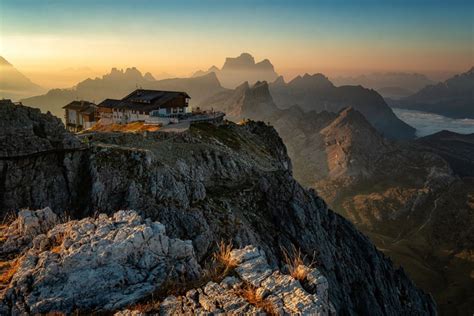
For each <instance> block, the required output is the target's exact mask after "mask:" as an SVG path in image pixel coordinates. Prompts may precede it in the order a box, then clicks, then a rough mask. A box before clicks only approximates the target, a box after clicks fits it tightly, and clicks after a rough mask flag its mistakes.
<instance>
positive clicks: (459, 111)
mask: <svg viewBox="0 0 474 316" xmlns="http://www.w3.org/2000/svg"><path fill="white" fill-rule="evenodd" d="M390 103H391V106H393V107H399V108H404V109H410V110H418V111H424V112H431V113H436V114H440V115H444V116H448V117H452V118H474V67H472V68H471V69H470V70H469V71H467V72H465V73H462V74H459V75H456V76H454V77H452V78H450V79H448V80H446V81H444V82H440V83H438V84H436V85H429V86H427V87H425V88H423V89H421V90H420V91H418V92H417V93H415V94H413V95H411V96H409V97H406V98H403V99H401V100H399V101H392V102H390Z"/></svg>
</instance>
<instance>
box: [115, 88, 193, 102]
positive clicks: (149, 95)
mask: <svg viewBox="0 0 474 316" xmlns="http://www.w3.org/2000/svg"><path fill="white" fill-rule="evenodd" d="M180 95H182V96H184V97H186V98H191V97H190V96H189V95H188V94H187V93H186V92H180V91H161V90H144V89H137V90H135V91H133V92H132V93H130V94H129V95H127V96H126V97H125V98H123V99H122V101H132V102H139V103H154V104H156V105H159V104H158V103H166V101H168V100H170V99H173V98H175V97H177V96H180Z"/></svg>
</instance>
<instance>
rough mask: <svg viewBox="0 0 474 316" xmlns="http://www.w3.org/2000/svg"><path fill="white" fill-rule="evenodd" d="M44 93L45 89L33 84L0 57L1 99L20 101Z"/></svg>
mask: <svg viewBox="0 0 474 316" xmlns="http://www.w3.org/2000/svg"><path fill="white" fill-rule="evenodd" d="M43 91H44V89H43V88H41V87H40V86H38V85H37V84H35V83H33V82H32V81H31V80H30V79H28V78H27V77H26V76H25V75H23V74H22V73H21V72H19V71H18V70H17V69H16V68H15V67H14V66H13V65H12V64H10V63H9V62H8V61H7V60H6V59H5V58H3V57H1V56H0V98H5V99H13V100H18V99H19V98H23V97H26V96H30V95H34V94H37V93H41V92H43Z"/></svg>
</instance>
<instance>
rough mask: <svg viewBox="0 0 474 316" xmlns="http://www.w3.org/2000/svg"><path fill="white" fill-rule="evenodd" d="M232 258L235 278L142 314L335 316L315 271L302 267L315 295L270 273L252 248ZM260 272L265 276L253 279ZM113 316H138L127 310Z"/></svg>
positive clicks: (170, 299)
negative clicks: (310, 276)
mask: <svg viewBox="0 0 474 316" xmlns="http://www.w3.org/2000/svg"><path fill="white" fill-rule="evenodd" d="M231 257H232V258H233V259H235V260H236V262H237V263H238V264H237V266H236V268H235V272H236V273H237V277H226V278H225V279H224V280H222V281H221V282H220V283H215V282H209V283H207V284H206V285H205V286H203V287H202V288H198V289H192V290H190V291H188V292H187V293H186V294H185V295H182V296H168V297H167V298H165V299H164V300H162V301H160V302H158V304H157V305H158V306H159V308H158V310H152V311H150V312H147V313H144V314H159V315H170V316H171V315H215V314H224V315H266V314H270V313H272V314H275V315H335V310H334V307H333V306H332V304H331V303H330V302H329V299H328V287H327V281H326V279H325V278H324V277H323V276H322V275H321V273H320V272H319V271H318V270H316V269H310V268H308V267H305V268H306V269H308V271H309V273H310V274H313V275H317V276H318V278H319V281H320V283H319V284H318V285H316V287H315V293H316V292H317V294H315V293H309V292H307V291H306V290H305V289H304V288H303V287H302V285H301V283H300V281H298V280H295V279H294V278H293V277H291V276H289V275H285V274H282V273H281V272H280V271H278V270H274V271H272V270H271V268H270V266H269V265H268V263H267V261H266V258H265V253H264V252H263V251H261V250H258V249H257V248H256V247H254V246H247V247H245V248H242V249H236V250H233V251H232V253H231ZM262 270H263V271H268V272H265V273H264V275H263V276H261V277H256V276H257V275H258V274H259V273H260V272H261V271H262ZM248 293H252V294H248ZM116 315H120V316H122V315H123V316H128V315H140V314H139V313H138V312H137V311H134V310H126V311H121V312H118V313H117V314H116Z"/></svg>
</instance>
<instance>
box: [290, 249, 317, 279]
mask: <svg viewBox="0 0 474 316" xmlns="http://www.w3.org/2000/svg"><path fill="white" fill-rule="evenodd" d="M282 252H283V262H284V263H285V264H286V266H287V268H288V273H289V274H290V275H291V276H292V277H293V278H294V279H295V280H298V281H305V280H306V277H307V276H308V269H307V268H309V269H312V268H314V266H315V262H314V259H313V261H311V262H310V263H308V264H305V261H307V260H306V255H303V254H302V253H301V249H296V248H295V247H294V246H293V249H292V251H291V253H292V254H290V253H289V251H288V250H286V249H283V250H282Z"/></svg>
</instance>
